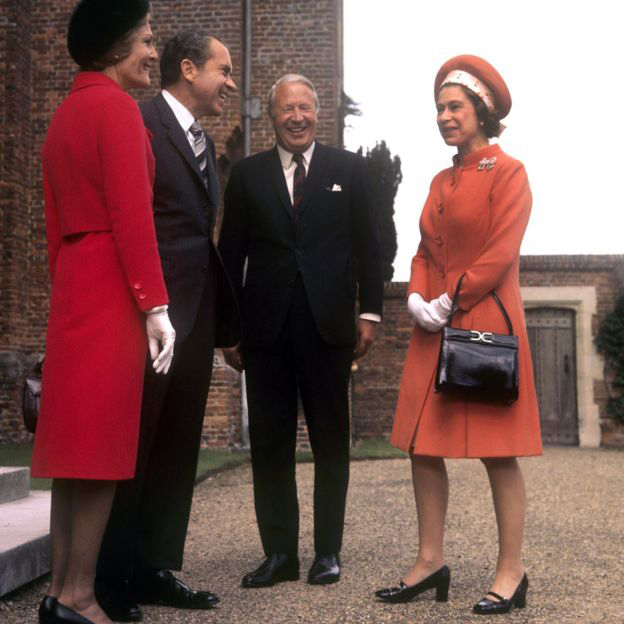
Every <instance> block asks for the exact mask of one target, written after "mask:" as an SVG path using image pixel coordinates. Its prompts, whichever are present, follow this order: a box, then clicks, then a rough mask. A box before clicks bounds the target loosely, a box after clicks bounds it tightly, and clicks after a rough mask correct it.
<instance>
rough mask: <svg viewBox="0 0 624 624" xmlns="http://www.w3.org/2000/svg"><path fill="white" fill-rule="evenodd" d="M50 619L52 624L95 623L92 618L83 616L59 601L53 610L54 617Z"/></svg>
mask: <svg viewBox="0 0 624 624" xmlns="http://www.w3.org/2000/svg"><path fill="white" fill-rule="evenodd" d="M48 621H49V622H50V624H93V621H92V620H88V619H87V618H86V617H82V615H80V613H76V611H74V610H73V609H70V608H69V607H66V606H65V605H63V604H61V603H60V602H58V601H57V602H56V604H55V605H54V609H53V610H52V619H51V620H48Z"/></svg>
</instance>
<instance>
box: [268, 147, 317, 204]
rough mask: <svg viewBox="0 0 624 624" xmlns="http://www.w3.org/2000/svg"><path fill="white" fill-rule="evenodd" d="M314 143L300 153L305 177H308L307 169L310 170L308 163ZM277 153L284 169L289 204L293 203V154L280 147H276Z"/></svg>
mask: <svg viewBox="0 0 624 624" xmlns="http://www.w3.org/2000/svg"><path fill="white" fill-rule="evenodd" d="M314 145H315V143H314V141H312V145H310V147H308V149H307V150H306V151H305V152H302V154H301V155H302V156H303V166H304V167H305V172H306V175H308V169H309V168H310V161H311V160H312V154H313V153H314ZM277 152H278V154H279V157H280V160H281V161H282V167H283V169H284V177H285V178H286V186H287V187H288V194H289V195H290V203H292V201H293V185H294V180H295V169H296V168H297V163H296V162H295V161H294V160H293V156H294V154H292V153H291V152H288V151H287V150H285V149H284V148H283V147H282V146H281V145H278V146H277Z"/></svg>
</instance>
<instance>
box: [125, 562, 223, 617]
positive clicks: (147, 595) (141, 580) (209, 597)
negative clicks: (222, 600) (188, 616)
mask: <svg viewBox="0 0 624 624" xmlns="http://www.w3.org/2000/svg"><path fill="white" fill-rule="evenodd" d="M132 591H133V593H134V595H135V597H136V599H137V602H138V603H139V604H158V605H164V606H167V607H175V608H176V609H212V608H213V607H214V606H215V605H216V604H217V603H218V602H219V596H217V595H216V594H213V593H212V592H209V591H199V590H196V589H190V588H189V587H188V586H187V585H185V584H184V583H183V582H182V581H180V580H179V579H177V578H176V577H175V576H173V574H171V572H169V570H158V571H155V572H150V573H143V574H142V575H140V576H139V577H138V578H136V579H133V586H132Z"/></svg>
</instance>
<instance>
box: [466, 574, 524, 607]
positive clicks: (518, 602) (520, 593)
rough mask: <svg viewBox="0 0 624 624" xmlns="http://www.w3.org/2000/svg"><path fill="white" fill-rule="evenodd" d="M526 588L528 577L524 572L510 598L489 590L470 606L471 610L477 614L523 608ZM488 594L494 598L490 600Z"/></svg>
mask: <svg viewBox="0 0 624 624" xmlns="http://www.w3.org/2000/svg"><path fill="white" fill-rule="evenodd" d="M527 589H529V579H528V578H527V575H526V574H525V575H524V576H523V577H522V580H521V581H520V584H519V585H518V587H516V591H515V592H514V593H513V595H512V597H511V598H503V596H501V595H500V594H497V593H496V592H492V591H491V592H488V593H487V594H486V595H485V598H483V600H481V601H479V602H478V603H477V604H476V605H475V606H474V607H472V610H473V611H474V612H475V613H478V614H479V615H496V614H498V613H509V612H510V611H511V610H512V609H513V608H514V607H515V608H516V609H524V607H526V595H527ZM488 596H492V597H493V598H496V600H490V599H489V598H488Z"/></svg>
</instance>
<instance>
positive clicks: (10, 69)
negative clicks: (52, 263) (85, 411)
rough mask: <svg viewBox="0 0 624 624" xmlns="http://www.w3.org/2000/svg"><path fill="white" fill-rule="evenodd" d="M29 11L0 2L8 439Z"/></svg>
mask: <svg viewBox="0 0 624 624" xmlns="http://www.w3.org/2000/svg"><path fill="white" fill-rule="evenodd" d="M30 10H31V2H30V1H29V0H14V1H12V2H3V3H2V4H1V5H0V69H1V71H0V75H1V76H2V79H1V80H0V232H1V233H2V234H1V235H0V297H1V300H0V410H1V414H2V418H1V420H0V423H2V424H3V425H4V426H5V427H6V428H7V430H8V431H9V432H10V433H8V434H6V437H8V438H10V439H13V438H14V437H16V436H19V434H16V431H19V418H18V411H17V408H18V405H19V402H20V398H19V389H18V388H19V379H20V378H21V375H22V374H23V371H24V369H25V368H27V367H28V365H29V361H28V358H27V357H26V355H25V353H24V351H23V349H22V345H24V344H26V343H28V342H29V341H31V340H32V332H31V330H30V328H29V321H30V320H31V318H30V317H31V315H30V308H29V305H28V293H29V290H30V269H31V265H32V256H33V253H32V250H31V248H29V238H30V229H31V226H30V223H31V215H30V205H31V201H30V200H31V182H32V171H31V169H30V146H31V144H32V141H33V131H32V127H31V124H30V120H29V119H28V115H27V114H26V115H25V114H24V111H25V110H26V111H28V109H29V108H30V103H31V68H30V63H29V54H30V48H31V42H32V34H33V29H32V24H31V21H30V19H29V13H30Z"/></svg>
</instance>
